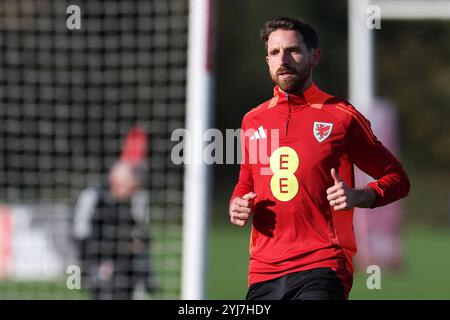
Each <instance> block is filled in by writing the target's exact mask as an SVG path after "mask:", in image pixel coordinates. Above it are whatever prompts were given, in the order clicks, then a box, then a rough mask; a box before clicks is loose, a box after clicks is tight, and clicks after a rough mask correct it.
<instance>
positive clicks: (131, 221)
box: [73, 127, 155, 300]
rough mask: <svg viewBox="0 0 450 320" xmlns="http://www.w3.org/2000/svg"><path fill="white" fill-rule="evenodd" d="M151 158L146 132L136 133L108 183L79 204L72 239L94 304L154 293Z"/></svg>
mask: <svg viewBox="0 0 450 320" xmlns="http://www.w3.org/2000/svg"><path fill="white" fill-rule="evenodd" d="M146 153H147V135H146V132H145V131H144V130H143V129H141V128H139V127H134V128H132V129H131V130H130V131H129V133H128V135H127V138H126V141H125V144H124V147H123V149H122V153H121V156H120V158H119V160H117V161H116V162H115V163H114V164H113V166H112V168H111V169H110V171H109V174H108V177H107V178H106V179H105V181H103V182H102V183H100V185H98V186H93V187H88V188H86V189H85V190H83V191H82V192H81V194H80V196H79V198H78V200H77V202H76V205H75V210H74V225H73V235H74V238H75V240H76V244H77V248H78V252H79V260H80V262H81V269H82V288H85V289H87V290H88V292H89V294H90V298H91V299H96V300H110V299H112V300H129V299H133V298H138V296H140V297H144V296H145V295H144V294H143V293H145V292H152V291H153V290H154V289H155V284H154V277H153V272H152V268H151V264H150V257H149V234H148V233H149V214H148V193H147V192H146V191H144V190H143V185H144V176H145V174H146V170H145V169H146V168H145V157H146Z"/></svg>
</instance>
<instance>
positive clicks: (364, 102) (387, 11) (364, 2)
mask: <svg viewBox="0 0 450 320" xmlns="http://www.w3.org/2000/svg"><path fill="white" fill-rule="evenodd" d="M370 6H376V7H378V8H379V11H380V18H381V19H382V20H387V19H389V20H431V19H433V20H448V19H450V1H449V0H436V1H433V0H348V21H349V28H348V32H349V34H348V38H349V99H350V101H351V102H352V103H355V104H356V105H357V106H358V108H359V109H360V110H361V111H362V113H364V114H367V115H369V114H370V112H369V111H370V109H371V108H372V105H373V99H374V88H373V78H374V77H373V68H374V66H373V59H372V54H373V38H372V31H373V30H371V29H369V28H368V27H367V19H368V14H369V13H368V12H367V10H368V8H369V7H370Z"/></svg>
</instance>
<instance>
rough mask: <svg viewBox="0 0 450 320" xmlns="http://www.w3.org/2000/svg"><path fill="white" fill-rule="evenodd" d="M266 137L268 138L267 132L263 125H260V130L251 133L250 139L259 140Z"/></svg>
mask: <svg viewBox="0 0 450 320" xmlns="http://www.w3.org/2000/svg"><path fill="white" fill-rule="evenodd" d="M265 138H267V135H266V132H265V131H264V128H263V126H259V128H258V130H257V131H255V132H254V133H253V134H252V135H251V137H250V140H258V139H265Z"/></svg>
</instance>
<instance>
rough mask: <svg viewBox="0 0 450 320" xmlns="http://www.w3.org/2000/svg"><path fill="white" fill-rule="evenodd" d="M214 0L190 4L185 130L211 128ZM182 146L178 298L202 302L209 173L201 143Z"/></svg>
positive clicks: (205, 263) (193, 142) (204, 276)
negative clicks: (183, 166)
mask: <svg viewBox="0 0 450 320" xmlns="http://www.w3.org/2000/svg"><path fill="white" fill-rule="evenodd" d="M213 1H214V0H190V1H189V26H188V28H189V31H188V32H189V34H188V67H187V72H188V73H187V106H186V129H187V130H188V132H191V133H195V132H197V131H198V130H199V129H200V130H202V131H203V130H204V129H208V128H209V127H210V120H211V114H212V112H211V99H212V70H211V60H210V58H211V55H210V54H211V29H212V5H213ZM196 137H197V135H194V139H191V141H190V143H189V145H185V149H184V150H185V151H186V153H187V154H185V159H186V158H187V159H189V160H190V163H187V164H185V174H184V199H183V251H182V256H183V258H182V260H183V262H182V275H181V278H182V280H181V281H182V283H181V298H182V299H185V300H200V299H205V278H206V265H207V242H208V232H207V231H208V221H209V196H210V195H208V193H209V192H210V174H209V172H208V171H209V170H210V169H209V168H208V165H206V164H205V163H203V161H202V154H203V147H204V142H203V140H202V139H198V138H196Z"/></svg>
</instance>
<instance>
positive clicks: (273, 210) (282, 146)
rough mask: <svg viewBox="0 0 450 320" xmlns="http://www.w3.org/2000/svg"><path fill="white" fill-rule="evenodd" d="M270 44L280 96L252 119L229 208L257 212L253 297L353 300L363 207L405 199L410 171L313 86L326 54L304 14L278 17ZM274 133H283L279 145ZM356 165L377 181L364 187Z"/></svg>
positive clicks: (353, 114)
mask: <svg viewBox="0 0 450 320" xmlns="http://www.w3.org/2000/svg"><path fill="white" fill-rule="evenodd" d="M261 40H262V42H263V43H264V45H265V47H266V50H267V56H266V62H267V65H268V67H269V71H270V75H271V78H272V80H273V81H274V83H275V85H276V86H275V88H274V97H273V98H272V99H270V100H268V101H266V102H264V103H262V104H261V105H259V106H257V107H256V108H253V109H252V110H250V111H249V112H248V113H247V114H246V115H245V116H244V118H243V120H242V132H243V139H242V143H243V144H242V147H243V150H242V154H243V159H244V160H243V162H242V163H241V167H240V174H239V180H238V183H237V185H236V187H235V189H234V192H233V194H232V196H231V199H230V206H229V216H230V220H231V223H233V224H235V225H238V226H244V225H245V224H246V223H247V221H248V219H249V218H250V216H253V222H252V229H251V236H250V247H249V250H250V265H249V272H248V292H247V299H250V300H255V299H270V300H271V299H294V300H311V299H313V300H329V299H333V300H334V299H336V300H343V299H348V295H349V292H350V290H351V287H352V283H353V262H352V258H353V256H354V254H355V252H356V243H355V237H354V231H353V209H354V208H356V207H359V208H375V207H380V206H384V205H387V204H389V203H392V202H394V201H396V200H398V199H400V198H402V197H405V196H406V195H407V194H408V192H409V188H410V185H409V180H408V177H407V175H406V173H405V171H404V169H403V167H402V165H401V164H400V162H399V161H398V160H397V159H396V158H395V157H394V156H393V155H392V153H391V152H390V151H388V150H387V149H386V148H385V147H384V146H383V145H382V143H381V142H380V141H378V139H377V138H376V137H375V135H374V134H373V132H372V129H371V127H370V123H369V121H368V120H367V119H366V118H365V117H364V116H363V115H362V114H361V113H360V112H358V111H357V110H356V109H355V107H353V106H352V105H351V104H350V103H349V102H348V101H346V100H343V99H339V98H336V97H334V96H332V95H329V94H327V93H325V92H324V91H322V90H320V89H319V88H318V87H317V86H316V84H315V83H314V82H313V80H312V73H313V69H314V68H315V67H317V66H318V64H319V62H320V60H321V57H322V50H321V49H320V48H319V38H318V35H317V33H316V31H315V30H314V29H313V27H312V26H310V25H309V24H307V23H306V22H305V21H303V20H301V19H294V18H285V17H283V18H278V19H274V20H270V21H268V22H266V24H265V25H264V27H263V28H262V30H261ZM271 130H277V131H278V136H276V135H275V136H276V137H278V139H279V140H278V141H272V131H271ZM252 132H253V133H252ZM261 143H264V144H266V149H265V150H269V147H268V146H271V147H272V148H273V146H274V144H275V145H277V146H279V147H278V148H277V149H275V150H272V153H271V155H270V163H264V162H263V161H262V159H261V158H257V157H258V154H257V153H258V149H257V145H261ZM255 144H256V145H255ZM255 151H256V154H255ZM255 155H256V157H255ZM255 158H256V161H255ZM252 160H253V161H252ZM353 165H356V166H358V167H359V168H360V169H361V170H362V171H364V172H365V173H367V174H368V175H370V176H371V177H373V178H374V179H375V181H373V182H370V183H368V184H367V185H366V186H363V187H360V188H356V187H355V185H354V170H353Z"/></svg>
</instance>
